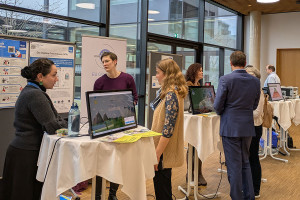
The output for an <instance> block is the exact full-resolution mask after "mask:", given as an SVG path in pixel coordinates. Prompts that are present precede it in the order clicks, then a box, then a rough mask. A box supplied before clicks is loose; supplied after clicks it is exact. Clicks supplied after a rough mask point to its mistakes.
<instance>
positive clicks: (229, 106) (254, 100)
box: [214, 51, 260, 200]
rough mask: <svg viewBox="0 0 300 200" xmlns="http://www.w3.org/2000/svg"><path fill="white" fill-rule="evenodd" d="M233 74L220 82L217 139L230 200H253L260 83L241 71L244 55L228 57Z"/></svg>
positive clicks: (216, 107) (244, 71) (238, 52)
mask: <svg viewBox="0 0 300 200" xmlns="http://www.w3.org/2000/svg"><path fill="white" fill-rule="evenodd" d="M230 65H231V69H232V72H231V73H230V74H227V75H224V76H222V77H220V79H219V85H218V90H217V94H216V98H215V102H214V108H215V110H216V113H217V114H218V115H221V122H220V135H221V136H222V144H223V149H224V154H225V162H226V165H227V174H228V181H229V184H230V196H231V198H232V199H233V200H241V199H244V200H253V199H254V198H255V197H254V190H253V182H252V175H251V168H250V163H249V148H250V144H251V140H252V137H253V136H255V129H254V126H253V125H254V120H253V110H255V109H256V108H257V106H258V102H259V98H260V82H259V80H258V78H256V77H254V76H251V75H250V74H248V73H247V72H246V70H245V69H244V67H245V65H246V55H245V54H244V53H243V52H241V51H235V52H233V53H232V54H231V55H230Z"/></svg>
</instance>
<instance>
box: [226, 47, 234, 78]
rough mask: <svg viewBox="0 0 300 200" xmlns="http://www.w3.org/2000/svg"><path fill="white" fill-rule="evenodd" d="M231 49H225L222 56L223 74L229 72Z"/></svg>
mask: <svg viewBox="0 0 300 200" xmlns="http://www.w3.org/2000/svg"><path fill="white" fill-rule="evenodd" d="M232 53H233V51H231V50H228V49H225V56H224V75H226V74H230V73H231V66H230V55H231V54H232Z"/></svg>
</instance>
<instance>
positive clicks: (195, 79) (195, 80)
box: [185, 63, 203, 86]
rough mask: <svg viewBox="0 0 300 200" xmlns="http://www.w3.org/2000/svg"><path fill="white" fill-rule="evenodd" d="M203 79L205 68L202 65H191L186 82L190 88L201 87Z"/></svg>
mask: <svg viewBox="0 0 300 200" xmlns="http://www.w3.org/2000/svg"><path fill="white" fill-rule="evenodd" d="M201 79H203V67H202V65H201V64H200V63H194V64H191V65H190V66H189V68H188V70H187V71H186V75H185V80H186V83H187V85H188V86H200V83H199V81H200V80H201Z"/></svg>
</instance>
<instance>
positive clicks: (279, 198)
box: [80, 125, 300, 200]
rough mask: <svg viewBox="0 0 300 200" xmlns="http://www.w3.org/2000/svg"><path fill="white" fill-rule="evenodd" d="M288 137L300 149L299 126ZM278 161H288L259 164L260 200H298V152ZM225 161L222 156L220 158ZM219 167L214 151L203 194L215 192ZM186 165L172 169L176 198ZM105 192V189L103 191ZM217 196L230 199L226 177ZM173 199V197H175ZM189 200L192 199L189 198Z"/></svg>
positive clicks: (86, 195) (85, 196)
mask: <svg viewBox="0 0 300 200" xmlns="http://www.w3.org/2000/svg"><path fill="white" fill-rule="evenodd" d="M289 131H290V135H291V136H292V137H293V140H294V146H296V147H299V148H300V136H298V135H299V134H300V125H299V126H297V127H295V126H293V127H291V128H290V129H289ZM277 156H278V157H280V158H284V159H288V160H289V162H288V163H284V162H281V161H277V160H274V159H272V158H271V157H269V156H268V157H267V158H266V159H264V160H262V161H261V165H262V176H263V178H265V179H267V182H265V183H262V185H261V198H260V199H262V200H297V199H300V192H299V191H298V188H299V185H300V151H298V152H297V151H292V152H291V155H290V156H283V155H277ZM222 160H223V161H224V157H222ZM218 168H220V164H219V153H218V152H215V153H214V154H212V155H211V156H210V157H209V158H208V159H207V160H205V161H204V162H203V174H204V177H205V178H206V180H207V182H208V185H207V186H206V187H202V186H201V187H199V192H200V193H202V194H208V193H215V192H216V190H217V188H218V184H219V182H220V179H221V173H218V171H217V169H218ZM185 177H186V164H184V165H183V166H182V167H179V168H174V169H173V175H172V185H173V194H174V196H175V197H176V199H180V198H184V194H183V193H182V192H180V191H178V189H177V188H178V186H179V185H180V186H182V187H186V183H185V179H186V178H185ZM106 192H107V193H108V189H107V190H106ZM219 192H220V193H221V194H220V196H219V197H218V198H216V199H221V200H229V199H230V196H229V183H228V181H227V175H226V174H223V175H222V180H221V184H220V188H219ZM90 194H91V186H89V188H88V189H87V190H85V191H83V192H82V194H81V195H80V198H81V200H89V199H91V195H90ZM147 194H148V196H147V199H149V200H151V199H155V197H154V189H153V182H152V180H148V181H147ZM117 197H118V199H119V200H129V197H128V196H126V194H124V193H123V192H122V191H121V190H119V191H118V193H117ZM174 199H175V198H174ZM189 199H190V200H193V199H194V198H193V197H192V196H190V197H189Z"/></svg>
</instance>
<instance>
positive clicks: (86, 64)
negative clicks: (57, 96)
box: [80, 36, 127, 117]
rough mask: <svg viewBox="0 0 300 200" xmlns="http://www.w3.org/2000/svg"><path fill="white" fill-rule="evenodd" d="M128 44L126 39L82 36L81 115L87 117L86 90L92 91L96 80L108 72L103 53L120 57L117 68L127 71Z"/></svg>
mask: <svg viewBox="0 0 300 200" xmlns="http://www.w3.org/2000/svg"><path fill="white" fill-rule="evenodd" d="M126 46H127V41H126V40H124V39H117V38H108V37H100V36H82V66H81V106H80V115H81V117H87V107H86V97H85V92H86V91H92V90H93V88H94V83H95V81H96V80H97V79H98V78H100V77H101V76H102V75H104V74H105V73H106V71H105V69H104V67H103V64H102V61H101V59H100V58H101V55H102V54H103V53H104V52H113V53H115V54H116V55H117V57H118V62H117V70H119V71H122V72H126Z"/></svg>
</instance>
